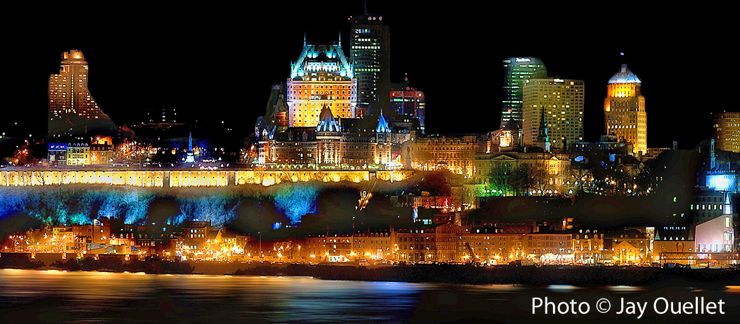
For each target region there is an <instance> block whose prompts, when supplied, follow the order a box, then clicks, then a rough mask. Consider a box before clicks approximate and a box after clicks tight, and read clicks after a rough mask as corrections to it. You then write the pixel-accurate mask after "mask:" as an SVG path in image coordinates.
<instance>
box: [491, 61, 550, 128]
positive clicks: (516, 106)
mask: <svg viewBox="0 0 740 324" xmlns="http://www.w3.org/2000/svg"><path fill="white" fill-rule="evenodd" d="M504 68H505V69H506V75H505V76H504V96H503V100H502V101H501V106H502V107H501V128H505V129H519V128H521V127H522V118H523V115H522V103H523V100H524V99H523V90H524V82H526V81H527V80H529V79H537V78H545V77H547V68H545V63H542V61H541V60H540V59H538V58H536V57H510V58H507V59H505V60H504Z"/></svg>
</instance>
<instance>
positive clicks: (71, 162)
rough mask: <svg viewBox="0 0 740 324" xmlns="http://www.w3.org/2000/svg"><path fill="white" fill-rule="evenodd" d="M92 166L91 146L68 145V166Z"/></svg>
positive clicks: (82, 144) (81, 144) (83, 144)
mask: <svg viewBox="0 0 740 324" xmlns="http://www.w3.org/2000/svg"><path fill="white" fill-rule="evenodd" d="M89 164H90V144H87V143H69V144H67V165H68V166H84V165H89Z"/></svg>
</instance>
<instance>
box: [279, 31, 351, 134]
mask: <svg viewBox="0 0 740 324" xmlns="http://www.w3.org/2000/svg"><path fill="white" fill-rule="evenodd" d="M287 101H288V124H289V126H291V127H315V126H316V125H317V124H318V123H319V117H320V116H319V115H320V114H321V109H322V108H323V107H329V109H331V112H332V115H333V116H334V117H336V118H355V117H356V115H355V112H356V108H357V79H356V78H355V77H354V72H353V66H352V63H351V62H350V61H349V60H348V59H347V57H346V56H345V55H344V52H343V51H342V45H341V40H340V41H339V42H337V43H336V44H332V45H314V44H307V43H306V42H305V40H304V42H303V50H302V51H301V55H300V56H299V57H298V60H297V61H296V62H293V63H292V64H291V73H290V78H288V81H287Z"/></svg>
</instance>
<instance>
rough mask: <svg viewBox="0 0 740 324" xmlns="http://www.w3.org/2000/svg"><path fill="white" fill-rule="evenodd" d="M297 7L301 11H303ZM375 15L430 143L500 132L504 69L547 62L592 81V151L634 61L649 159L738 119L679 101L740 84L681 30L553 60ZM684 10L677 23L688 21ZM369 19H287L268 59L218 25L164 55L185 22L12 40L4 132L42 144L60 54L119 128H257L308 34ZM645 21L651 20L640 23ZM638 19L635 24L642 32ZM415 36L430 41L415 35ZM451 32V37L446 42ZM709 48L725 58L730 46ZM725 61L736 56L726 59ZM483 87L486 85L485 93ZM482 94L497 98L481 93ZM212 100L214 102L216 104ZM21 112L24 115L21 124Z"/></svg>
mask: <svg viewBox="0 0 740 324" xmlns="http://www.w3.org/2000/svg"><path fill="white" fill-rule="evenodd" d="M298 6H299V7H298V8H300V6H303V5H300V4H299V5H298ZM368 7H369V12H370V13H371V14H374V15H381V16H384V17H385V21H386V22H387V25H388V26H390V29H391V35H392V36H391V38H392V41H391V48H392V49H394V50H393V51H392V52H393V53H394V55H393V60H392V63H391V65H392V69H391V71H392V75H391V78H392V81H393V82H401V81H402V80H403V75H404V74H405V73H408V74H409V78H410V80H411V85H412V86H414V87H415V88H418V89H419V90H421V91H424V92H425V94H426V97H427V98H426V101H427V107H428V109H429V113H428V114H427V115H428V116H427V130H428V132H429V133H466V132H485V131H490V130H495V129H498V128H499V125H498V124H499V120H500V115H499V114H500V110H501V93H500V91H498V90H496V89H497V88H498V89H500V86H501V84H502V83H503V75H504V68H503V66H502V64H501V62H502V60H503V59H504V58H506V57H510V56H519V55H526V56H536V57H539V58H541V59H542V60H543V62H544V63H545V64H546V65H547V66H548V72H549V73H548V74H550V75H551V76H553V77H562V78H573V79H581V80H584V81H585V85H586V88H587V90H586V98H585V109H584V120H585V140H587V141H595V140H597V139H598V137H599V136H600V135H602V134H603V133H604V129H603V110H602V108H601V105H602V104H603V98H604V96H605V94H606V89H605V85H606V82H607V80H608V78H609V77H610V76H611V75H612V74H613V73H614V71H615V70H616V69H618V68H619V65H620V64H621V63H622V62H623V61H626V62H627V63H628V64H629V65H630V68H631V69H632V70H633V71H635V73H636V74H638V75H640V78H641V79H643V81H644V88H643V93H644V94H645V97H646V98H647V104H646V106H647V107H648V108H647V110H648V114H649V115H650V116H651V118H649V121H648V128H649V129H650V130H651V131H650V136H649V140H648V141H649V142H648V146H650V147H670V146H671V142H672V141H673V140H678V141H679V147H682V148H689V147H693V146H694V145H695V144H696V143H697V142H699V141H700V140H704V139H708V138H709V137H710V136H711V132H712V130H711V120H712V118H711V116H710V115H709V113H710V112H719V111H723V110H734V107H732V106H730V105H732V103H733V100H732V99H731V96H730V92H729V91H728V89H729V85H728V84H722V83H711V84H710V83H708V82H705V83H701V82H697V84H696V87H697V90H696V91H694V92H690V93H685V92H682V93H681V95H679V94H677V92H679V89H678V88H677V87H676V85H675V81H674V80H677V79H678V78H679V77H684V78H689V79H690V78H698V77H699V76H700V75H702V74H707V73H708V74H709V75H710V76H709V78H711V76H714V77H715V78H716V77H719V75H722V74H725V73H732V69H734V67H722V68H721V69H714V68H710V69H707V70H706V71H701V68H700V67H697V68H690V67H687V66H688V64H690V63H691V62H692V61H693V60H695V58H696V57H699V56H700V55H701V54H703V53H702V52H701V51H700V49H701V48H702V47H703V46H694V47H692V48H683V47H682V46H680V42H681V39H682V38H684V37H688V38H691V39H693V38H692V37H693V36H690V35H688V36H687V35H684V34H683V29H684V28H689V27H684V26H678V25H677V23H678V22H673V23H675V24H674V26H675V27H676V28H675V29H674V30H672V31H671V32H669V33H666V35H665V37H664V38H663V40H661V41H658V42H656V43H655V44H649V43H647V42H648V38H649V36H654V34H655V32H652V31H650V32H646V33H645V35H637V36H635V37H634V39H633V40H630V41H629V42H625V44H621V42H619V41H609V42H605V43H608V44H603V43H602V44H599V43H598V42H596V43H594V42H590V41H585V40H584V41H574V40H569V41H567V44H568V45H569V46H570V47H569V48H567V49H558V50H553V49H551V48H552V46H550V45H553V44H554V43H555V41H554V40H553V39H551V37H549V36H547V35H546V34H541V35H538V34H536V33H535V34H532V33H531V32H528V33H527V35H528V37H530V38H532V39H530V40H529V41H524V40H517V39H515V38H514V39H512V38H501V37H493V38H491V39H492V40H500V41H496V42H495V43H494V45H496V46H495V48H494V49H493V50H490V49H488V48H487V47H488V46H487V45H490V44H489V43H490V42H491V40H490V39H488V38H487V37H488V34H486V32H487V31H489V32H491V33H493V35H492V36H500V35H501V34H504V33H505V32H506V29H505V28H504V27H503V26H499V24H501V25H503V23H497V24H494V25H492V26H489V27H485V28H482V26H481V25H480V23H479V22H477V20H476V19H465V20H463V19H461V18H458V17H453V16H454V14H455V13H457V12H455V11H453V12H452V13H451V14H450V15H449V16H444V15H443V14H442V12H443V10H442V9H443V8H440V7H437V6H435V5H429V6H428V9H429V10H431V14H430V15H429V17H428V18H423V17H418V16H413V15H409V13H411V12H413V9H414V8H415V6H414V3H404V4H401V5H399V6H398V8H396V6H393V5H390V4H388V3H385V2H372V1H371V2H370V3H369V4H368ZM454 10H458V9H454ZM677 10H678V12H679V13H681V10H680V9H677ZM154 11H155V12H156V10H154ZM362 11H363V8H362V3H361V2H359V1H358V2H357V3H355V4H353V5H347V6H344V8H342V9H336V10H328V11H327V12H324V13H320V14H318V15H320V17H321V19H317V21H319V22H317V23H314V24H311V25H308V26H307V25H306V24H302V23H299V22H293V20H292V19H289V17H286V19H285V20H286V21H287V23H286V26H285V27H284V28H282V26H281V28H273V29H271V30H268V31H266V34H265V35H254V37H255V40H254V41H253V42H250V43H254V44H258V43H259V44H264V45H265V46H264V48H267V50H259V51H254V50H249V49H240V48H239V47H240V46H241V45H240V46H237V45H238V44H234V43H232V42H229V40H228V39H229V37H235V36H238V35H240V34H245V33H247V32H246V31H247V30H249V26H250V25H249V24H250V23H245V24H236V23H233V24H232V23H222V24H221V25H218V26H215V27H213V28H212V29H209V28H205V27H204V29H203V32H205V33H208V32H215V33H218V34H219V35H221V36H220V37H217V38H214V39H213V40H210V39H206V37H205V35H198V34H197V33H196V34H193V35H191V34H192V33H193V32H194V31H195V30H196V28H194V27H183V28H172V30H171V32H166V34H168V35H170V36H168V39H170V41H168V42H166V43H167V44H163V43H159V41H158V40H159V37H163V36H165V35H163V34H165V32H159V33H157V35H148V34H147V33H146V30H147V28H150V27H154V26H157V25H159V24H162V23H166V22H169V23H171V24H172V26H173V27H180V26H182V25H183V24H185V21H184V20H182V19H181V18H168V19H170V20H169V21H168V20H167V19H165V20H163V21H159V20H157V19H155V17H154V16H153V15H149V16H145V17H143V20H142V24H141V26H139V27H132V28H130V29H127V30H120V29H117V28H116V27H115V20H113V21H110V22H108V21H104V19H103V18H105V17H107V16H106V15H100V16H99V17H95V18H93V20H99V21H98V22H99V24H98V26H99V28H90V29H85V30H82V31H80V33H78V34H75V35H71V34H70V35H62V36H58V35H56V37H52V36H50V35H45V36H43V39H44V40H47V41H48V42H43V43H45V45H44V46H40V45H36V44H35V43H33V44H31V43H30V42H29V41H28V40H27V39H19V38H16V37H14V36H11V38H10V40H9V43H10V44H11V45H13V46H12V47H14V48H22V49H23V50H22V51H19V52H16V53H13V55H14V57H15V59H16V60H17V61H18V62H19V64H16V65H13V66H11V67H10V69H9V70H10V75H11V78H12V79H13V80H15V81H14V82H13V83H12V84H11V86H10V87H5V88H4V89H6V90H3V91H8V93H18V94H21V95H19V96H12V97H14V98H11V105H12V106H22V107H23V109H18V112H11V114H10V115H11V116H10V117H11V118H8V121H15V119H18V120H20V121H21V123H25V126H26V128H28V129H29V130H31V131H33V132H35V133H36V134H39V133H40V132H41V131H42V130H43V129H44V128H45V127H43V126H41V125H35V123H34V122H33V121H34V120H36V119H37V118H36V116H41V118H43V115H44V110H45V107H46V89H45V81H46V80H48V75H49V74H52V73H54V71H55V70H56V69H58V67H55V66H54V65H55V64H58V60H59V53H61V52H63V51H67V50H69V49H72V48H79V49H80V50H82V51H83V53H85V56H86V59H87V60H88V61H89V64H90V66H91V70H90V71H91V72H90V88H91V92H92V94H93V96H94V97H95V99H96V101H98V103H99V105H100V106H101V107H102V109H103V110H104V111H105V112H106V113H107V114H109V115H110V116H111V117H112V118H113V119H114V120H115V121H116V122H118V123H120V124H123V123H124V122H127V120H126V119H128V118H131V117H132V115H134V113H136V112H137V111H141V112H142V114H143V113H144V111H146V110H150V109H161V108H162V107H168V106H171V107H175V108H177V109H178V110H179V111H181V112H182V115H183V116H186V115H196V117H197V118H203V119H208V118H214V119H218V118H219V114H217V113H215V114H211V113H209V114H207V115H206V114H199V112H201V111H203V110H204V109H208V111H209V112H222V113H223V114H224V115H226V114H233V115H235V116H236V118H230V119H232V120H234V119H236V120H243V121H244V123H246V125H249V126H251V124H252V121H253V120H254V119H255V118H256V116H259V115H261V114H262V113H263V109H264V104H265V102H266V101H267V99H268V97H269V93H270V87H271V85H272V84H274V83H278V82H281V81H282V80H284V78H285V75H286V74H287V73H288V72H286V71H287V70H288V67H286V66H287V64H288V62H290V61H291V60H295V56H296V53H298V52H300V47H301V45H302V37H303V34H304V32H305V33H306V34H307V37H308V40H309V42H314V43H329V42H331V41H332V40H334V39H336V37H337V34H338V33H339V32H341V33H342V34H343V35H344V37H345V39H344V41H343V42H344V44H343V45H344V47H345V48H349V40H348V38H349V34H350V32H349V21H348V17H349V16H350V15H358V14H362ZM545 11H546V10H545V8H542V10H541V11H537V12H535V13H534V15H543V14H544V12H545ZM556 13H557V14H560V15H562V16H563V17H568V16H571V15H572V14H569V13H568V12H567V10H565V9H561V10H560V11H557V12H556ZM649 13H650V12H649V11H647V12H645V13H642V15H647V14H649ZM467 14H468V15H471V16H472V17H481V16H482V15H483V14H481V13H475V12H474V11H473V10H471V12H469V13H467ZM443 18H449V19H451V21H460V22H464V23H461V24H445V26H437V25H435V23H434V21H435V19H443ZM638 18H639V17H637V18H634V19H632V20H635V21H637V20H638ZM627 20H630V19H627ZM582 23H583V24H584V26H602V25H603V22H602V21H599V20H595V19H588V18H583V21H582ZM722 23H723V22H722V20H721V19H720V20H717V21H715V22H713V24H722ZM699 28H700V29H699V31H701V30H704V29H702V28H707V29H706V30H708V28H709V27H699ZM447 29H448V30H447ZM419 30H424V31H425V32H424V33H422V34H419V33H418V31H419ZM443 30H444V31H446V33H442V31H443ZM523 30H526V27H523ZM532 30H536V28H532ZM584 30H585V28H584ZM715 30H719V31H720V32H719V33H715V35H716V36H720V37H721V36H722V32H721V30H723V29H722V28H715ZM437 32H438V33H437ZM247 34H248V33H247ZM431 35H434V37H432V36H431ZM106 36H110V37H106ZM191 36H192V39H190V37H191ZM263 37H264V39H263ZM93 39H95V42H93V41H92V40H93ZM532 40H536V41H532ZM697 42H698V44H700V45H706V44H705V42H707V41H699V40H697ZM40 43H41V42H40ZM93 43H94V44H93ZM457 43H459V44H461V45H460V46H462V47H465V48H469V50H464V51H461V52H460V53H462V52H465V54H461V55H464V56H469V57H471V60H472V62H480V64H477V65H476V64H474V65H472V66H471V67H469V68H454V67H452V66H453V65H450V66H451V67H452V68H449V69H444V68H443V69H440V68H434V66H435V65H433V63H431V62H434V57H435V55H428V54H429V53H435V52H439V53H441V50H439V49H436V50H435V48H439V47H440V46H444V45H446V44H457ZM661 44H662V45H667V46H661V47H662V48H665V49H664V50H660V51H658V50H655V51H652V50H651V49H657V48H658V47H659V46H660V45H661ZM638 45H639V46H638ZM713 46H715V47H714V48H715V49H716V50H717V51H718V52H719V50H720V49H722V47H721V46H724V45H713ZM242 47H243V46H242ZM636 48H641V49H640V50H637V49H636ZM633 49H634V50H633ZM679 49H680V50H679ZM620 52H624V53H625V56H624V57H622V56H620V55H619V53H620ZM710 52H711V51H708V52H707V53H710ZM725 52H726V53H732V51H729V50H726V51H725ZM19 53H21V54H23V55H20V54H19ZM6 55H8V53H5V54H2V56H3V58H8V57H6ZM19 55H20V56H19ZM200 56H207V57H214V58H217V59H216V60H207V61H206V62H208V64H209V65H210V66H209V67H208V68H203V69H197V68H193V67H192V65H189V64H190V61H191V60H192V58H193V57H200ZM249 62H261V63H260V64H259V66H258V67H257V66H254V64H248V63H249ZM57 66H58V65H57ZM430 66H432V68H430ZM484 66H485V67H484ZM137 67H139V68H141V70H140V71H142V72H141V73H124V71H125V70H130V69H133V70H132V71H139V70H136V68H137ZM250 72H251V74H249V75H250V76H249V77H248V78H243V77H241V75H242V73H250ZM190 78H193V79H197V80H209V81H208V83H207V84H204V83H202V82H187V81H185V80H188V79H190ZM458 80H469V81H463V82H464V83H465V85H466V87H467V88H468V89H467V90H465V91H464V92H465V93H472V94H475V93H486V94H487V96H489V97H486V98H485V99H484V100H481V103H476V104H473V105H470V104H468V103H467V100H461V95H460V94H459V93H456V91H449V90H448V88H449V87H456V85H455V84H456V83H459V82H461V81H458ZM484 80H485V83H483V82H482V81H484ZM131 81H137V82H138V83H136V90H131V91H129V90H126V87H125V85H127V84H132V83H131ZM245 89H248V90H245ZM485 89H493V91H488V92H485V91H486V90H485ZM214 93H215V94H217V95H212V94H214ZM705 93H710V94H712V95H711V96H709V97H706V96H704V95H702V94H705ZM183 94H188V96H184V95H183ZM15 97H17V98H18V99H16V98H15ZM21 98H22V99H21ZM461 104H462V105H466V106H472V107H471V108H470V109H471V112H470V113H483V114H486V116H487V118H480V119H470V118H468V117H467V115H469V114H449V113H448V112H449V111H458V108H457V107H458V106H459V105H461ZM678 109H681V110H683V109H693V110H694V111H695V113H694V114H674V113H673V112H675V111H676V110H678ZM21 110H22V111H23V113H20V111H21ZM473 110H474V111H473ZM675 117H677V118H676V119H675V123H677V125H679V126H681V127H668V128H665V129H662V127H663V126H662V125H663V124H666V123H663V122H662V121H665V120H668V119H673V118H675ZM234 122H236V121H234ZM0 127H5V125H0ZM686 127H692V128H693V129H694V130H695V132H692V133H691V134H688V133H687V132H678V133H676V132H675V131H674V130H675V129H684V128H686ZM240 131H241V130H240Z"/></svg>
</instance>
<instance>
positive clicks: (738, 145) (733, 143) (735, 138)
mask: <svg viewBox="0 0 740 324" xmlns="http://www.w3.org/2000/svg"><path fill="white" fill-rule="evenodd" d="M714 136H715V137H716V138H717V146H718V147H719V149H720V150H722V151H726V152H734V153H740V112H721V113H718V114H714Z"/></svg>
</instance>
